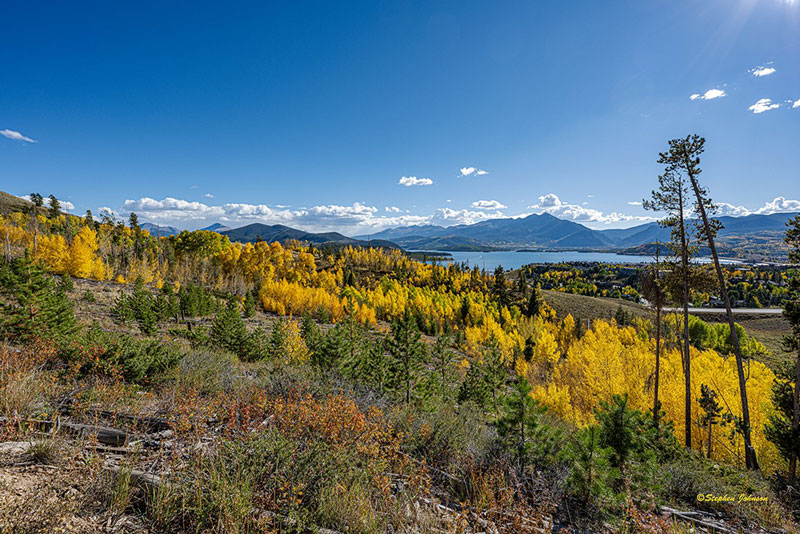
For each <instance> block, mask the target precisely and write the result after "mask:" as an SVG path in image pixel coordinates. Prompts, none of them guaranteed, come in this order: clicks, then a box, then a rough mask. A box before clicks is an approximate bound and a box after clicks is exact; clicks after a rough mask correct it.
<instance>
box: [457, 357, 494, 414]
mask: <svg viewBox="0 0 800 534" xmlns="http://www.w3.org/2000/svg"><path fill="white" fill-rule="evenodd" d="M491 396H492V394H491V391H489V385H488V384H487V383H486V380H485V376H484V369H483V366H482V365H480V364H479V363H478V362H475V363H473V364H472V365H470V366H469V369H467V374H466V376H465V377H464V381H463V382H461V385H460V386H459V388H458V402H459V403H460V404H463V403H465V402H467V401H471V402H474V403H475V404H477V405H478V406H480V407H481V408H485V407H486V405H487V404H488V403H489V399H490V398H491Z"/></svg>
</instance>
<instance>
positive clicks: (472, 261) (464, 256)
mask: <svg viewBox="0 0 800 534" xmlns="http://www.w3.org/2000/svg"><path fill="white" fill-rule="evenodd" d="M417 252H423V253H424V252H428V253H431V254H436V252H433V251H430V250H428V251H422V250H420V251H417ZM442 252H446V251H442ZM447 254H449V255H450V256H451V257H452V258H453V261H454V262H456V263H467V264H468V265H469V267H470V268H472V267H474V266H476V265H477V266H478V267H479V268H480V269H482V270H486V271H494V269H495V267H497V266H498V265H502V266H503V268H504V269H505V270H509V269H518V268H520V267H522V266H523V265H528V264H529V263H562V262H573V261H593V262H600V263H651V262H653V261H655V260H654V259H653V257H652V256H633V255H629V254H616V253H614V252H579V251H574V250H566V251H554V252H516V251H513V250H504V251H498V252H447ZM694 261H697V262H700V263H706V262H708V261H710V258H695V259H694ZM720 261H721V263H736V262H735V261H733V260H725V259H721V260H720Z"/></svg>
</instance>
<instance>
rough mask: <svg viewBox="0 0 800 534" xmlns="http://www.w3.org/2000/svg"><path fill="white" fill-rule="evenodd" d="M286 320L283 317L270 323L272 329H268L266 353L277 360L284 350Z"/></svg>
mask: <svg viewBox="0 0 800 534" xmlns="http://www.w3.org/2000/svg"><path fill="white" fill-rule="evenodd" d="M286 338H287V334H286V322H285V321H284V320H283V317H278V319H277V320H276V321H275V322H274V323H272V330H271V331H270V335H269V341H268V342H267V355H268V356H269V357H270V358H272V359H275V360H277V359H278V358H282V357H283V354H284V352H285V350H286Z"/></svg>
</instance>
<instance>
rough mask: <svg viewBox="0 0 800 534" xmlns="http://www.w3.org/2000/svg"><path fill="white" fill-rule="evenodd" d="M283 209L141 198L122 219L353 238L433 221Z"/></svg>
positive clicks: (337, 209)
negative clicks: (258, 226)
mask: <svg viewBox="0 0 800 534" xmlns="http://www.w3.org/2000/svg"><path fill="white" fill-rule="evenodd" d="M284 208H285V206H283V207H279V206H275V207H270V206H267V205H264V204H245V203H227V204H222V205H218V206H212V205H207V204H204V203H202V202H192V201H188V200H182V199H176V198H172V197H167V198H164V199H162V200H156V199H153V198H149V197H142V198H140V199H138V200H126V201H125V203H124V211H125V213H123V215H122V216H123V217H126V216H127V213H130V212H131V211H135V212H136V213H137V214H139V218H140V219H141V220H143V221H144V220H148V221H153V222H157V223H161V224H164V223H169V224H175V225H181V223H183V224H184V225H189V226H195V227H200V226H207V225H208V224H210V223H212V222H223V223H226V224H228V225H231V226H233V225H236V224H240V225H244V224H251V223H254V222H260V223H263V224H284V225H287V226H292V227H294V228H299V229H302V230H306V231H309V232H329V231H331V230H332V229H333V230H337V231H341V232H348V233H352V234H353V235H355V234H357V233H365V232H366V231H373V230H381V229H383V228H389V227H392V226H407V225H413V224H429V222H430V220H431V218H432V216H421V215H393V216H380V215H378V214H377V212H378V208H376V207H374V206H369V205H366V204H363V203H361V202H354V203H353V204H351V205H349V206H340V205H336V204H330V205H321V206H312V207H310V208H299V209H295V210H290V209H284ZM398 211H400V210H399V208H398ZM392 213H396V212H394V211H392Z"/></svg>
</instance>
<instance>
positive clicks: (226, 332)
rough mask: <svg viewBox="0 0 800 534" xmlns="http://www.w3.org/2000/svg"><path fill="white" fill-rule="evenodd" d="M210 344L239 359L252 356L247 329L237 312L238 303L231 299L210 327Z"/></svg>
mask: <svg viewBox="0 0 800 534" xmlns="http://www.w3.org/2000/svg"><path fill="white" fill-rule="evenodd" d="M210 336H211V342H212V343H213V344H214V345H216V346H217V347H219V348H221V349H224V350H227V351H228V352H231V353H233V354H236V355H237V356H239V357H240V358H248V357H249V356H252V350H251V349H252V346H251V343H250V336H249V335H248V332H247V327H246V326H245V325H244V321H243V320H242V316H241V314H240V312H239V303H238V302H237V301H236V299H234V298H231V299H229V300H228V304H227V306H226V307H225V309H224V310H222V311H221V312H220V313H219V314H217V317H216V319H214V324H213V325H212V326H211V334H210Z"/></svg>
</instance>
